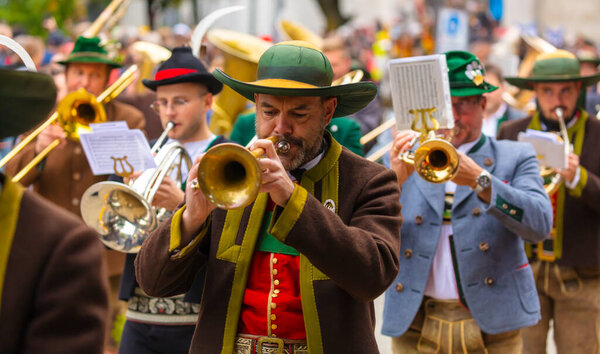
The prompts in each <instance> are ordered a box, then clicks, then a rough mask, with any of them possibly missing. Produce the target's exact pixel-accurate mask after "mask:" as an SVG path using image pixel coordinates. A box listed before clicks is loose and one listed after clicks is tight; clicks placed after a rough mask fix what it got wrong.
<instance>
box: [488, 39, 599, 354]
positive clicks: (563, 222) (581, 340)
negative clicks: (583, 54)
mask: <svg viewBox="0 0 600 354" xmlns="http://www.w3.org/2000/svg"><path fill="white" fill-rule="evenodd" d="M506 80H507V81H508V82H509V83H511V84H513V85H516V86H518V87H520V88H523V89H531V90H533V91H534V92H535V94H536V98H537V107H538V109H537V111H536V112H535V113H534V114H533V116H531V117H528V118H525V119H522V120H517V121H514V122H507V123H504V124H503V125H502V126H501V127H500V131H499V133H498V138H499V139H512V140H515V139H517V134H518V133H519V132H521V131H524V130H525V129H535V130H542V131H549V132H556V131H559V122H558V119H559V118H558V116H557V112H556V111H557V108H560V109H562V112H563V116H564V120H565V124H566V128H567V129H566V130H567V134H568V137H569V141H570V142H571V144H572V151H571V153H570V154H569V155H568V167H567V168H565V169H559V170H557V171H556V172H557V173H558V174H559V175H560V176H561V178H562V180H563V181H564V183H561V185H560V188H559V189H558V191H556V192H555V193H553V194H552V195H551V196H550V198H551V200H552V204H553V207H554V226H553V232H552V234H553V238H552V239H551V240H547V243H546V244H545V245H544V246H543V247H539V245H538V247H537V249H535V250H534V252H533V253H532V254H531V255H530V256H532V257H533V259H534V261H532V267H533V270H534V274H535V276H536V284H537V289H538V293H539V297H540V303H541V305H542V321H540V322H539V323H538V324H537V325H536V326H534V327H531V328H528V329H526V330H524V331H523V339H524V344H525V353H545V352H546V337H547V333H548V328H549V321H550V319H553V320H554V340H555V342H556V348H557V351H558V352H559V353H571V352H574V351H576V352H579V353H598V351H599V350H600V349H599V348H600V332H599V331H598V325H597V324H598V319H599V318H600V237H599V236H600V235H599V234H598V230H600V203H598V201H599V200H600V177H599V176H600V159H598V155H597V153H598V141H599V140H600V122H599V121H598V120H597V119H594V118H593V117H590V116H589V115H588V113H587V112H586V110H585V109H584V108H583V107H584V106H583V99H582V95H581V92H583V91H585V87H586V86H589V85H593V84H595V83H597V82H598V81H600V74H598V73H596V74H593V75H589V76H582V75H580V71H579V62H578V61H577V58H576V57H575V56H574V55H573V54H571V53H569V52H567V51H564V50H557V51H555V52H551V53H545V54H540V55H539V56H538V57H537V58H536V60H535V63H534V66H533V71H532V74H531V76H530V77H528V78H518V77H511V78H506Z"/></svg>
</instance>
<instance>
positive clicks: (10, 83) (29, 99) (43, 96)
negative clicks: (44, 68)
mask: <svg viewBox="0 0 600 354" xmlns="http://www.w3.org/2000/svg"><path fill="white" fill-rule="evenodd" d="M0 82H1V83H2V85H0V107H2V114H0V139H2V138H6V137H8V136H17V135H19V134H21V133H23V132H25V131H27V130H29V129H31V128H33V127H34V126H35V125H36V124H38V123H40V122H41V121H42V120H44V119H45V118H46V117H48V113H50V111H51V110H52V108H53V107H54V103H55V102H56V86H55V85H54V79H52V76H49V75H45V74H40V73H35V72H29V71H16V70H8V69H0Z"/></svg>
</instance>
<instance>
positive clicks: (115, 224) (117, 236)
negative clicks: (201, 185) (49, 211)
mask: <svg viewBox="0 0 600 354" xmlns="http://www.w3.org/2000/svg"><path fill="white" fill-rule="evenodd" d="M173 126H174V124H173V123H171V122H169V124H168V125H167V128H166V129H165V131H164V132H163V133H162V135H161V136H160V137H159V139H158V140H157V142H156V143H155V144H154V146H153V147H152V150H151V151H153V152H154V151H158V154H157V155H156V157H155V158H154V161H155V163H156V165H157V167H156V168H150V169H147V170H145V171H144V172H143V173H142V174H141V175H140V176H139V177H138V178H137V179H136V180H135V182H133V184H131V185H129V186H128V185H126V184H124V183H119V182H111V181H105V182H99V183H96V184H93V185H91V186H90V187H89V188H88V189H87V190H86V191H85V192H84V193H83V197H82V198H81V216H82V218H83V221H84V222H85V223H86V224H87V225H88V226H90V227H91V228H93V229H95V230H96V231H97V232H98V233H99V234H100V240H101V241H102V243H104V244H105V245H106V246H107V247H109V248H111V249H113V250H116V251H119V252H124V253H137V252H138V251H139V249H140V248H141V246H142V243H143V242H144V240H145V239H146V238H147V237H148V235H149V234H150V232H152V231H154V229H156V227H157V226H158V224H159V223H160V222H161V221H163V220H164V219H166V217H167V216H168V215H169V211H167V210H165V209H164V208H155V207H153V206H152V200H153V199H154V195H155V194H156V192H157V190H158V188H159V187H160V185H161V183H162V181H163V179H164V178H165V176H167V175H168V174H169V173H170V172H171V171H172V170H173V168H178V171H179V173H178V177H177V180H178V182H182V181H183V179H184V176H182V174H181V170H182V165H183V164H184V163H185V165H186V166H187V169H188V171H189V170H190V168H191V165H192V161H191V159H190V157H189V155H188V154H187V152H186V150H185V148H184V147H183V146H182V145H181V144H180V143H170V144H167V145H165V146H163V147H161V146H162V144H163V142H164V140H165V139H166V137H167V134H168V132H169V131H170V130H171V129H172V128H173Z"/></svg>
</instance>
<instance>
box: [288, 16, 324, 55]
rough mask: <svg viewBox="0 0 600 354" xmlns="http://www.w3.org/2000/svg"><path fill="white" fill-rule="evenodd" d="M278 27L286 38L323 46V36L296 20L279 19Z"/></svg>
mask: <svg viewBox="0 0 600 354" xmlns="http://www.w3.org/2000/svg"><path fill="white" fill-rule="evenodd" d="M279 29H280V30H281V32H282V33H283V35H284V36H285V37H286V38H287V40H292V41H306V42H309V43H312V44H314V45H315V46H317V48H323V38H321V37H320V36H319V35H317V34H316V33H314V32H313V31H311V30H309V29H308V28H306V27H304V26H302V25H301V24H299V23H297V22H292V21H286V20H281V21H279Z"/></svg>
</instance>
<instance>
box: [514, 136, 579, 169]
mask: <svg viewBox="0 0 600 354" xmlns="http://www.w3.org/2000/svg"><path fill="white" fill-rule="evenodd" d="M517 138H518V140H519V141H522V142H525V143H530V144H531V145H533V148H534V149H535V152H536V154H537V158H538V160H539V163H540V166H543V167H552V168H567V163H568V160H567V159H566V156H565V150H564V145H563V143H562V142H559V141H558V140H557V138H556V135H555V134H551V133H547V132H541V131H538V130H530V129H528V130H527V131H526V132H520V133H519V135H518V137H517Z"/></svg>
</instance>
